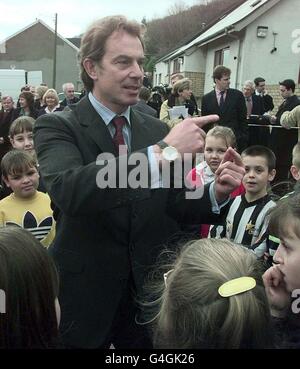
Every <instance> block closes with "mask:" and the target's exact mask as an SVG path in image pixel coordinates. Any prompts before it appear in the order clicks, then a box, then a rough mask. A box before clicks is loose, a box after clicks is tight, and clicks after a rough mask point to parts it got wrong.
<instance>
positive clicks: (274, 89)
mask: <svg viewBox="0 0 300 369" xmlns="http://www.w3.org/2000/svg"><path fill="white" fill-rule="evenodd" d="M267 91H268V94H269V95H271V96H272V97H273V102H274V110H273V113H274V114H276V112H277V110H278V107H279V105H280V104H281V103H282V101H283V99H282V97H281V95H280V93H279V84H278V85H268V86H267ZM295 94H296V95H297V96H298V97H299V98H300V84H299V85H296V90H295Z"/></svg>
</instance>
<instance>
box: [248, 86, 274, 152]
mask: <svg viewBox="0 0 300 369" xmlns="http://www.w3.org/2000/svg"><path fill="white" fill-rule="evenodd" d="M243 95H244V97H245V103H246V108H247V123H248V124H268V123H269V122H268V121H267V120H265V119H264V118H263V114H264V103H263V99H262V97H261V96H256V95H255V93H254V83H253V82H252V81H245V82H244V86H243ZM268 135H269V132H268V129H267V128H260V127H249V143H248V144H249V146H251V145H265V144H266V142H267V140H268Z"/></svg>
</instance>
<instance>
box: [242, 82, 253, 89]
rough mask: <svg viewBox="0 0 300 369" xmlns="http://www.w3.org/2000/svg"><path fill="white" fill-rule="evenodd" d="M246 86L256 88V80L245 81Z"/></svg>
mask: <svg viewBox="0 0 300 369" xmlns="http://www.w3.org/2000/svg"><path fill="white" fill-rule="evenodd" d="M245 86H247V87H250V88H251V89H252V90H254V89H255V85H254V82H252V81H250V80H248V81H245V82H244V86H243V87H245Z"/></svg>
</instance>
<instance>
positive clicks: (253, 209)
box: [210, 145, 276, 257]
mask: <svg viewBox="0 0 300 369" xmlns="http://www.w3.org/2000/svg"><path fill="white" fill-rule="evenodd" d="M241 156H242V160H243V163H244V165H245V170H246V174H245V176H244V178H243V185H244V187H245V191H246V192H245V194H243V195H240V196H237V197H236V198H235V199H233V200H231V202H230V204H229V208H228V211H227V212H226V214H225V216H226V222H225V223H226V227H225V229H223V231H222V232H221V234H219V235H217V234H216V233H217V230H218V229H219V227H216V226H213V227H212V229H211V230H210V237H215V238H220V237H226V238H228V239H230V240H231V241H233V242H235V243H238V244H241V245H242V246H246V247H249V248H251V249H253V250H254V252H255V254H256V255H257V257H262V256H263V255H264V252H265V250H266V244H265V242H261V243H260V244H259V245H258V246H257V247H256V246H255V247H253V245H255V243H256V242H257V241H258V240H259V239H260V238H261V237H262V235H264V234H265V233H266V229H267V219H266V214H267V212H268V211H269V209H271V208H273V207H274V206H275V205H276V204H275V202H274V201H273V200H272V199H271V197H270V195H268V193H267V188H268V185H269V183H270V182H271V181H272V180H273V179H274V177H275V174H276V170H275V165H276V158H275V155H274V153H273V152H272V151H271V150H270V149H268V148H267V147H265V146H260V145H256V146H250V147H248V148H247V149H246V150H244V151H243V152H242V155H241Z"/></svg>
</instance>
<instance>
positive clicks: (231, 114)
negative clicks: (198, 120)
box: [201, 88, 248, 151]
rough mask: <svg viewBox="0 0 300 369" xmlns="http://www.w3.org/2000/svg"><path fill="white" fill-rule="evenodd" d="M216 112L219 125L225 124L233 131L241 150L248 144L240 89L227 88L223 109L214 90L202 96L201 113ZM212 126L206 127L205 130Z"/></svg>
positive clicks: (244, 105) (244, 108) (245, 112)
mask: <svg viewBox="0 0 300 369" xmlns="http://www.w3.org/2000/svg"><path fill="white" fill-rule="evenodd" d="M209 114H218V115H219V117H220V120H219V122H218V124H219V125H220V126H226V127H229V128H231V129H232V130H233V132H234V133H235V136H236V139H237V143H238V149H239V151H242V150H243V149H244V148H246V147H247V145H248V126H247V122H246V118H247V109H246V104H245V98H244V95H243V94H242V93H241V91H238V90H235V89H232V88H229V89H228V90H227V96H226V99H225V103H224V107H223V110H222V111H221V110H220V107H219V105H218V100H217V97H216V92H215V90H212V91H211V92H209V93H208V94H206V95H204V96H203V98H202V106H201V115H209ZM206 127H207V126H206ZM210 128H212V126H210V127H207V128H206V130H208V129H210Z"/></svg>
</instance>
